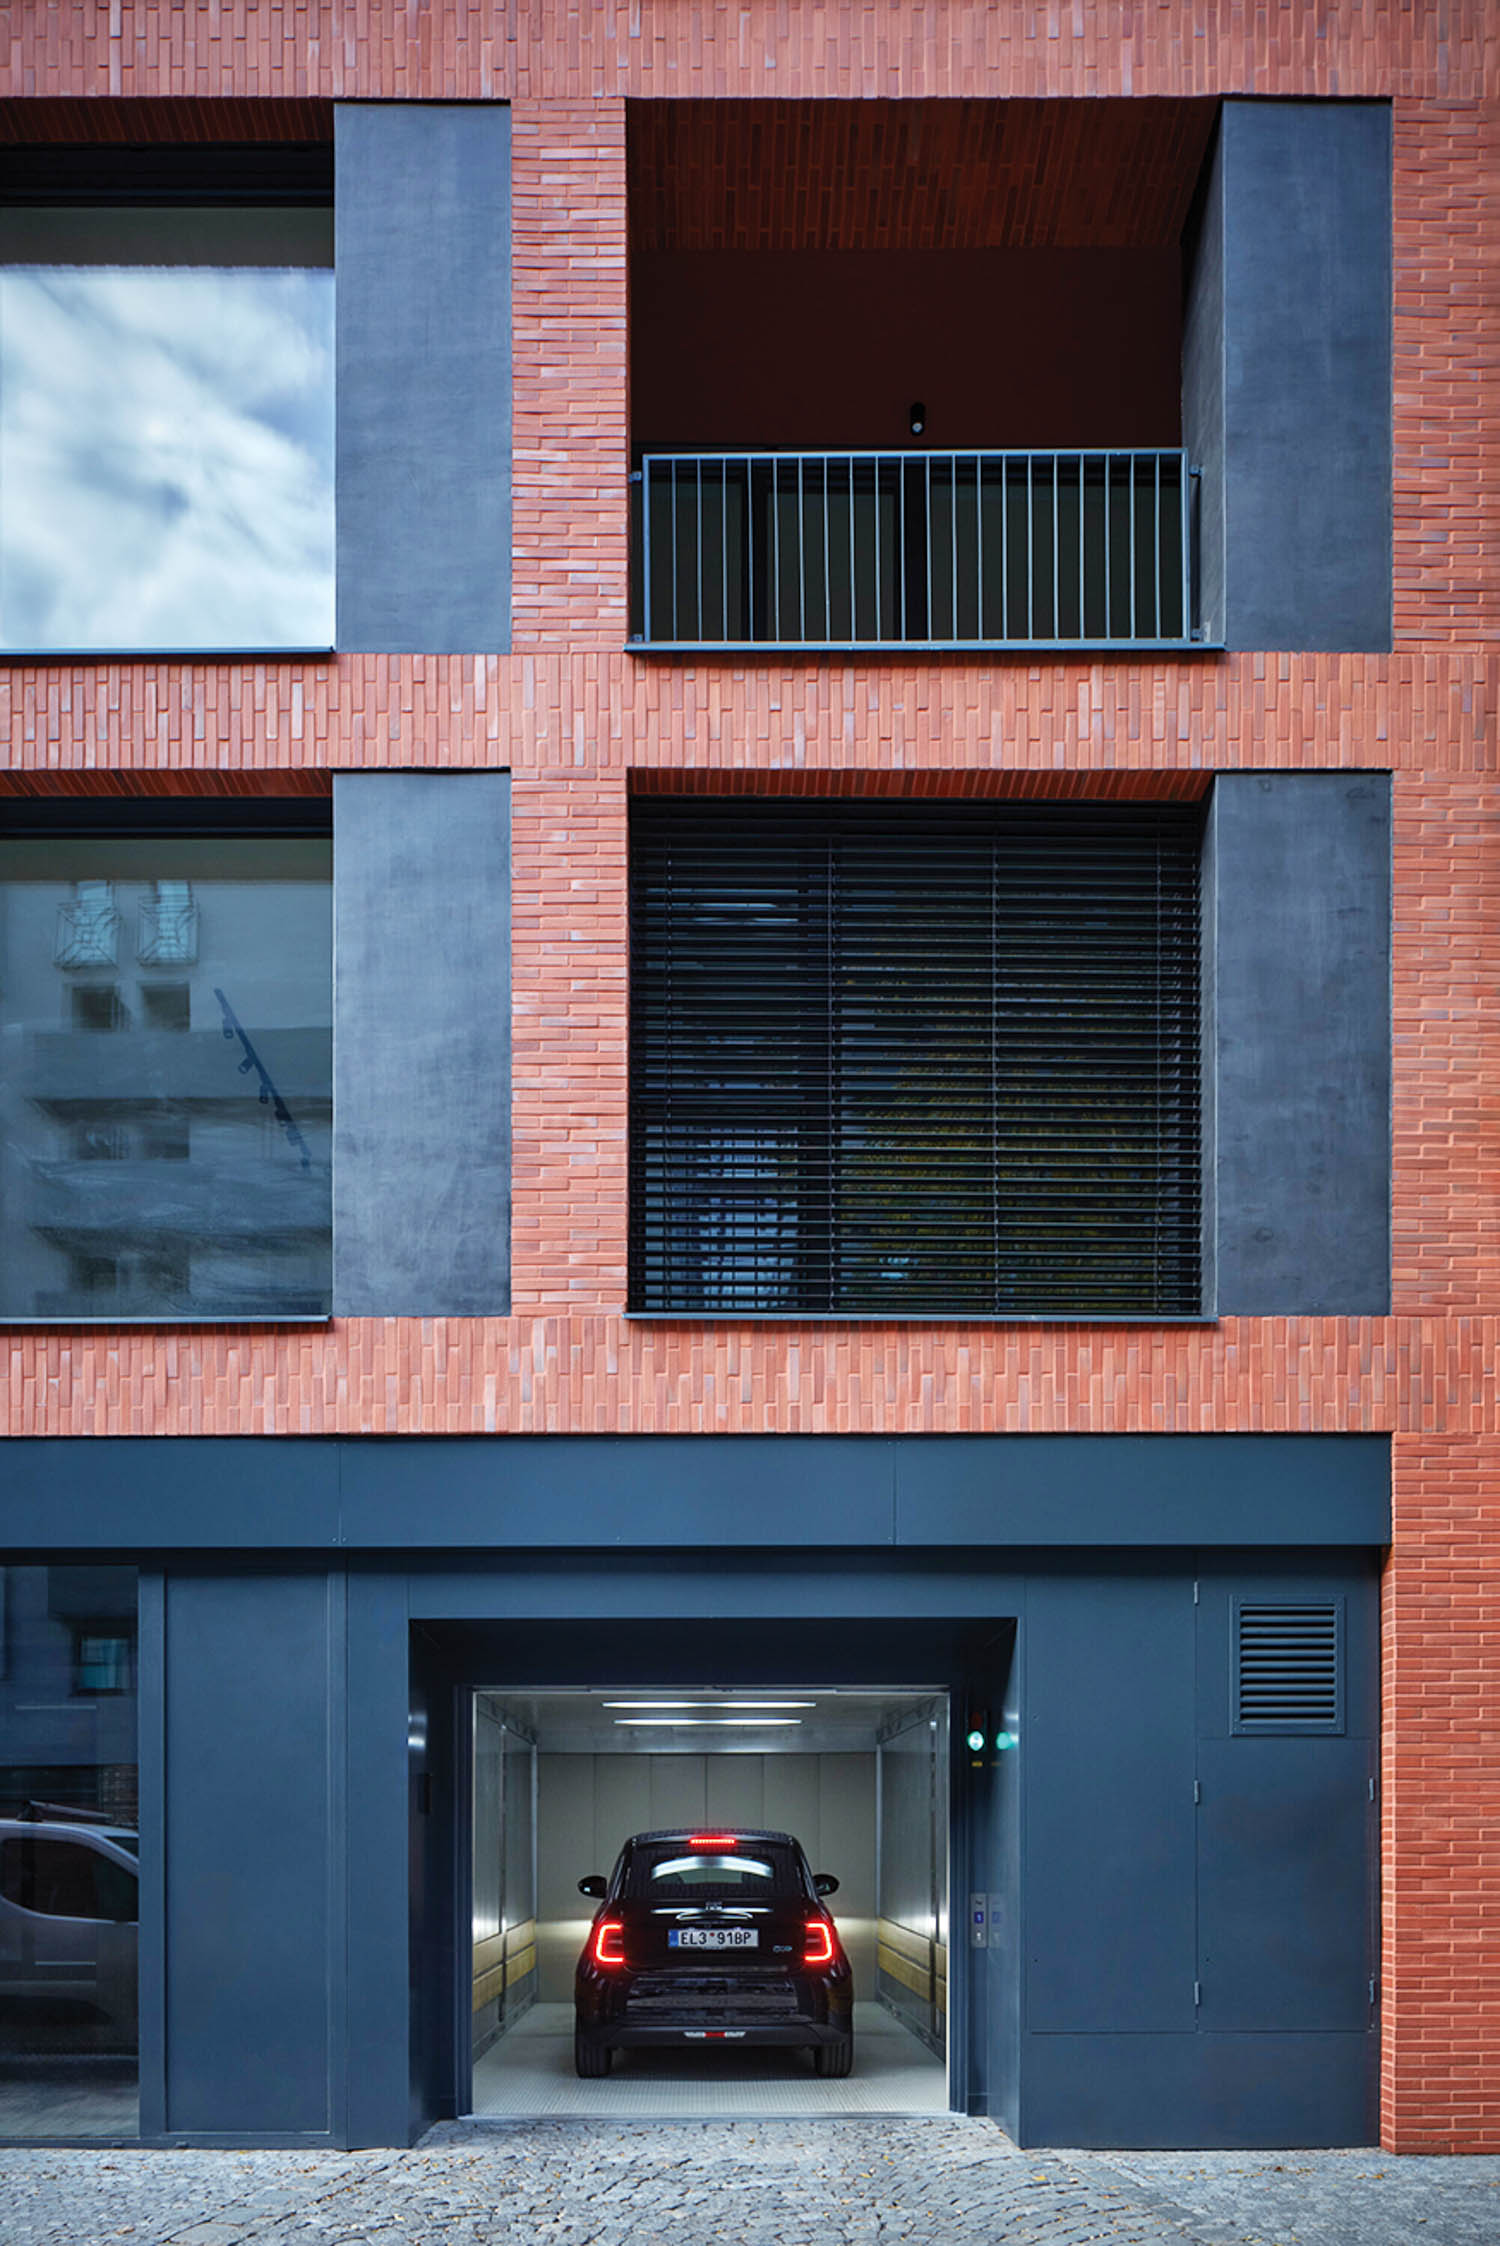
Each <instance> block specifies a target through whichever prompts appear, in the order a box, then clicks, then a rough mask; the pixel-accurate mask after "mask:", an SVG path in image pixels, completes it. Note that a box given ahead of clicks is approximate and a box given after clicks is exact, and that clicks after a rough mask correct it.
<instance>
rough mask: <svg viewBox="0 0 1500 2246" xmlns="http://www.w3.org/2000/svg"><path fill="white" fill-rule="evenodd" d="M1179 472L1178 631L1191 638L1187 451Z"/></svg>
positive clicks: (1179, 461)
mask: <svg viewBox="0 0 1500 2246" xmlns="http://www.w3.org/2000/svg"><path fill="white" fill-rule="evenodd" d="M1177 473H1178V477H1179V479H1180V480H1179V483H1178V502H1177V504H1178V508H1179V511H1180V521H1181V528H1182V611H1181V617H1180V621H1179V624H1178V632H1179V636H1180V637H1181V638H1183V639H1191V638H1192V636H1193V612H1192V607H1191V602H1192V598H1193V555H1192V544H1191V539H1192V522H1191V519H1190V518H1191V509H1192V492H1193V478H1192V474H1191V472H1190V470H1189V468H1188V456H1187V454H1186V453H1185V452H1182V453H1179V454H1178V456H1177Z"/></svg>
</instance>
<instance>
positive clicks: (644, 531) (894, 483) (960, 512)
mask: <svg viewBox="0 0 1500 2246" xmlns="http://www.w3.org/2000/svg"><path fill="white" fill-rule="evenodd" d="M639 484H640V511H639V518H638V520H639V534H638V557H639V580H638V583H639V633H638V637H637V639H636V642H635V644H637V645H639V646H644V647H650V648H660V649H663V650H671V649H682V650H686V649H694V650H701V649H704V648H724V649H735V648H739V649H752V648H764V647H799V648H837V649H849V648H871V649H881V648H891V649H896V648H909V647H924V648H932V649H939V650H941V649H954V650H963V649H976V648H997V649H1003V648H1014V647H1034V648H1118V647H1130V648H1183V647H1190V646H1192V645H1193V644H1194V632H1193V611H1192V558H1193V557H1192V513H1193V509H1192V492H1193V488H1194V472H1193V471H1192V470H1191V469H1190V468H1189V466H1188V461H1187V455H1186V454H1185V453H1183V452H901V453H890V452H817V453H813V452H778V453H768V452H717V453H692V454H684V453H653V454H648V455H647V456H646V458H645V459H644V460H643V462H642V465H641V471H640V477H639Z"/></svg>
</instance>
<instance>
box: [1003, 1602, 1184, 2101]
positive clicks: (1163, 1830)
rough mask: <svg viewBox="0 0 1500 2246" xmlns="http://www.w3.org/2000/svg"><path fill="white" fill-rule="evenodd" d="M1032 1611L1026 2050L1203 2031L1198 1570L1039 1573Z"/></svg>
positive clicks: (1024, 1730) (1024, 1733)
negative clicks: (1069, 2038)
mask: <svg viewBox="0 0 1500 2246" xmlns="http://www.w3.org/2000/svg"><path fill="white" fill-rule="evenodd" d="M1027 1613H1028V1622H1027V1636H1028V1645H1027V1660H1026V1703H1025V1707H1024V1708H1023V1710H1022V1716H1021V1745H1020V1749H1019V1752H1020V1753H1021V1754H1022V1755H1023V1756H1024V1757H1025V1758H1026V1765H1027V1770H1026V1786H1027V1812H1026V1834H1025V1841H1024V1847H1025V1869H1024V1872H1023V1876H1022V1894H1023V1898H1024V1908H1025V1913H1026V1931H1025V1956H1026V1968H1025V1970H1026V1984H1025V2023H1026V2027H1027V2030H1028V2036H1027V2051H1028V2053H1029V2051H1030V2050H1031V2049H1032V2048H1033V2047H1034V2045H1035V2042H1036V2040H1037V2037H1038V2035H1039V2034H1042V2033H1045V2034H1067V2033H1072V2034H1078V2033H1087V2034H1105V2033H1120V2032H1123V2031H1127V2030H1128V2031H1130V2032H1132V2033H1133V2034H1136V2035H1141V2034H1146V2033H1150V2032H1153V2031H1155V2032H1162V2031H1166V2030H1171V2029H1190V2028H1191V2027H1192V2025H1193V1979H1194V1957H1195V1943H1194V1935H1195V1919H1194V1911H1195V1897H1194V1868H1193V1848H1194V1838H1193V1814H1194V1813H1193V1686H1194V1643H1193V1639H1194V1631H1193V1587H1192V1581H1191V1578H1190V1577H1189V1576H1187V1575H1185V1574H1184V1575H1182V1576H1178V1577H1175V1578H1173V1577H1156V1576H1142V1577H1137V1578H1134V1579H1132V1578H1130V1577H1128V1576H1125V1577H1113V1578H1109V1577H1097V1576H1096V1577H1093V1578H1089V1577H1074V1578H1070V1579H1067V1580H1058V1581H1052V1582H1043V1583H1037V1584H1034V1585H1033V1586H1032V1589H1031V1594H1030V1600H1029V1604H1028V1610H1027ZM1028 2064H1029V2060H1028Z"/></svg>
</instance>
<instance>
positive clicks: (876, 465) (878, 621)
mask: <svg viewBox="0 0 1500 2246" xmlns="http://www.w3.org/2000/svg"><path fill="white" fill-rule="evenodd" d="M870 475H871V478H872V481H871V485H870V491H871V505H872V506H873V507H874V509H875V618H874V628H873V631H872V633H871V637H872V638H873V639H874V640H876V641H877V642H879V641H880V640H882V639H884V637H885V633H884V631H883V630H882V626H883V624H884V622H885V613H884V609H883V607H882V602H881V593H882V587H881V583H880V455H879V453H878V452H877V453H876V455H875V458H874V460H873V461H872V462H871V464H870Z"/></svg>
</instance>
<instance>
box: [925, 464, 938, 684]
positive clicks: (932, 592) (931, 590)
mask: <svg viewBox="0 0 1500 2246" xmlns="http://www.w3.org/2000/svg"><path fill="white" fill-rule="evenodd" d="M923 480H924V482H925V484H926V488H927V521H926V523H925V524H924V526H923V535H924V541H925V544H926V548H927V551H926V555H925V557H924V558H925V561H926V565H927V638H928V641H929V642H930V641H931V639H932V627H933V621H934V619H933V614H932V611H933V608H934V607H935V605H936V596H937V584H936V580H935V578H934V576H933V563H932V454H931V453H930V452H929V453H927V454H925V455H924V466H923Z"/></svg>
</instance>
